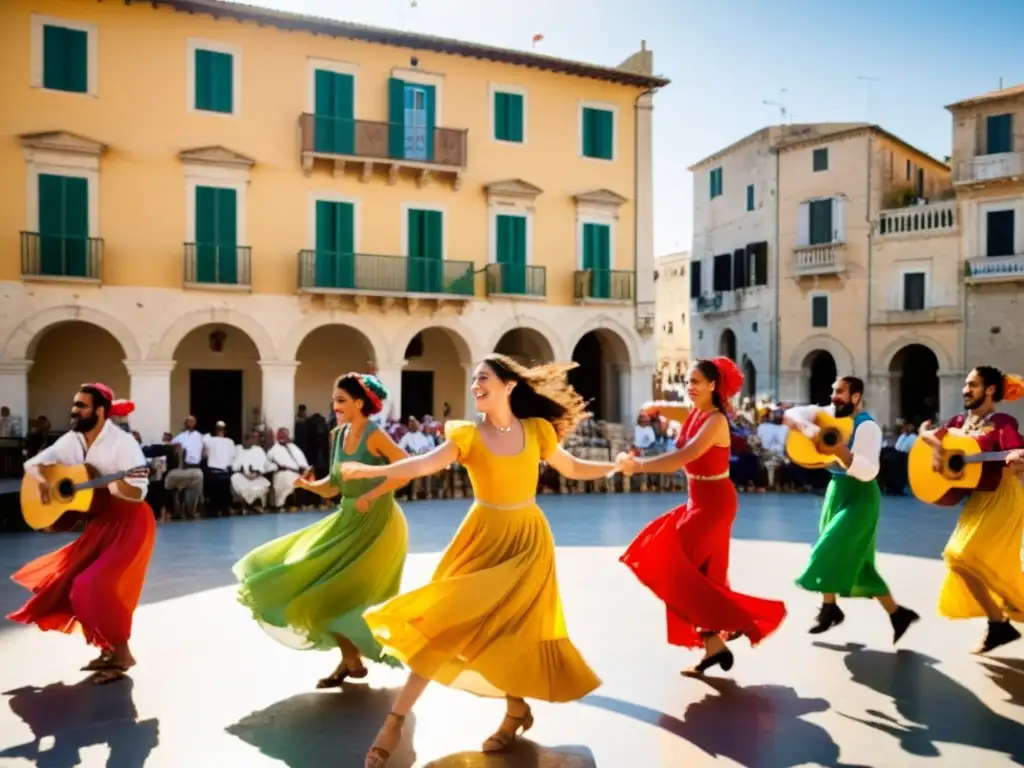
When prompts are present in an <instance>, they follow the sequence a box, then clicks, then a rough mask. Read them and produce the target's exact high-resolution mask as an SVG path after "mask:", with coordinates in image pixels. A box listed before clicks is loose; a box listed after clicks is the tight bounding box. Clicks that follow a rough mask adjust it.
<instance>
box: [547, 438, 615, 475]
mask: <svg viewBox="0 0 1024 768" xmlns="http://www.w3.org/2000/svg"><path fill="white" fill-rule="evenodd" d="M545 461H546V462H547V463H548V464H549V465H550V466H551V467H552V468H553V469H554V470H555V471H556V472H558V474H560V475H562V477H567V478H569V479H570V480H599V479H600V478H602V477H606V476H607V475H609V474H611V473H612V472H615V471H616V465H615V464H612V463H611V462H610V461H585V460H583V459H578V458H576V457H575V456H573V455H572V454H571V453H569V452H568V451H567V450H565V448H563V447H562V446H558V447H557V448H555V450H553V451H552V452H551V453H550V454H549V455H548V457H547V458H546V459H545Z"/></svg>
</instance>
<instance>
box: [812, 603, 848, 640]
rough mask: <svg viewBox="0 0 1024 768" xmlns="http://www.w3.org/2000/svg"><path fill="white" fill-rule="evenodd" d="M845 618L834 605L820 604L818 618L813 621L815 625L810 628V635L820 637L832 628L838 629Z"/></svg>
mask: <svg viewBox="0 0 1024 768" xmlns="http://www.w3.org/2000/svg"><path fill="white" fill-rule="evenodd" d="M845 618H846V614H844V613H843V612H842V611H841V610H840V609H839V606H838V605H836V604H835V603H822V604H821V610H820V611H818V618H817V619H816V620H815V621H816V623H815V625H814V626H813V627H811V629H810V633H811V634H812V635H820V634H821V633H822V632H827V631H828V630H830V629H832V627H838V626H839V625H840V624H842V623H843V620H844V619H845Z"/></svg>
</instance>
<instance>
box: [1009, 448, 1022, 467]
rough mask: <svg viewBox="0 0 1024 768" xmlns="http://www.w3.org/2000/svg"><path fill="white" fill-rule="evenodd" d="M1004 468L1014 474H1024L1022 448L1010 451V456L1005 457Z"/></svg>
mask: <svg viewBox="0 0 1024 768" xmlns="http://www.w3.org/2000/svg"><path fill="white" fill-rule="evenodd" d="M1006 466H1008V467H1010V469H1012V470H1014V471H1015V472H1024V448H1018V449H1017V450H1015V451H1011V453H1010V455H1009V456H1007V457H1006Z"/></svg>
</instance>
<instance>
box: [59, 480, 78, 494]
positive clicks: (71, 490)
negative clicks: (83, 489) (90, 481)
mask: <svg viewBox="0 0 1024 768" xmlns="http://www.w3.org/2000/svg"><path fill="white" fill-rule="evenodd" d="M57 494H58V495H59V496H60V497H61V498H63V499H69V498H71V497H72V496H74V495H75V484H74V483H72V482H71V481H70V480H68V479H66V478H65V479H64V480H61V481H60V482H59V483H57Z"/></svg>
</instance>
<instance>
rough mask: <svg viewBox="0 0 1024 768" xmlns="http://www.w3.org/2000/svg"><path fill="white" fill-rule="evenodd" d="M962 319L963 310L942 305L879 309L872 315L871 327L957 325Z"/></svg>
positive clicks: (953, 306) (954, 306) (958, 307)
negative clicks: (921, 307) (920, 307)
mask: <svg viewBox="0 0 1024 768" xmlns="http://www.w3.org/2000/svg"><path fill="white" fill-rule="evenodd" d="M962 318H963V310H962V308H961V307H960V306H959V305H955V304H951V305H943V306H936V307H924V308H923V309H904V308H903V307H900V306H894V307H892V308H891V309H880V310H878V311H876V312H874V313H872V318H871V324H872V325H940V324H949V323H958V322H960V321H961V320H962Z"/></svg>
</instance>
